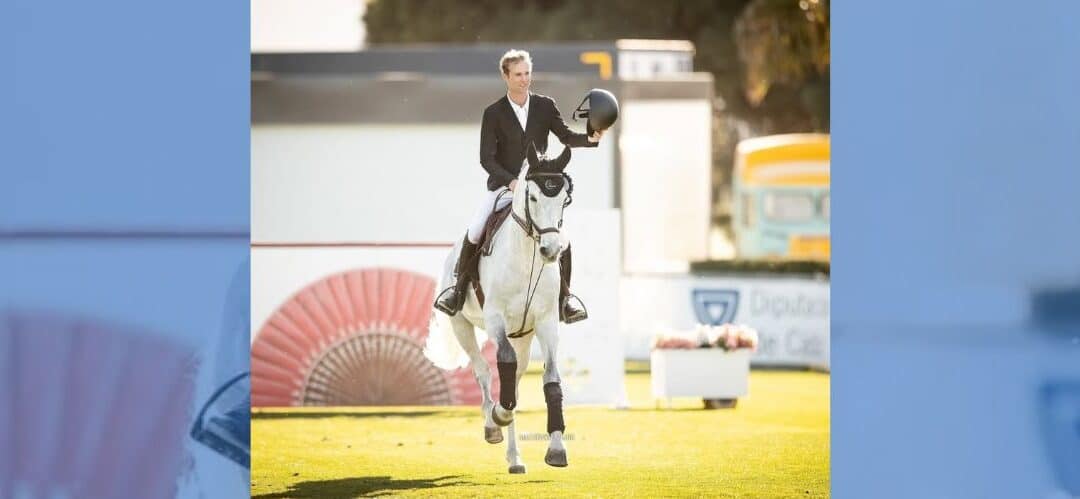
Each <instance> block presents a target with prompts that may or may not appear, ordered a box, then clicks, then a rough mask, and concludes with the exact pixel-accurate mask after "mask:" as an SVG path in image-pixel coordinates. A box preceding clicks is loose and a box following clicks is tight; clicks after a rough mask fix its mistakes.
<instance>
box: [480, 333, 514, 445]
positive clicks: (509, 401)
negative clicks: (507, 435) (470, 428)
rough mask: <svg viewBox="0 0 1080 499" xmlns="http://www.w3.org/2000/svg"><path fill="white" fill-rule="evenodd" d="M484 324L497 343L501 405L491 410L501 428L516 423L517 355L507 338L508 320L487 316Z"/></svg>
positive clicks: (496, 354)
mask: <svg viewBox="0 0 1080 499" xmlns="http://www.w3.org/2000/svg"><path fill="white" fill-rule="evenodd" d="M484 324H485V325H486V326H487V328H488V333H489V334H490V336H491V338H492V340H494V341H495V365H496V367H497V368H498V369H499V403H498V404H497V405H496V406H495V407H494V408H492V410H491V419H492V420H494V422H495V424H497V425H499V426H507V425H509V424H510V423H511V422H512V421H514V408H515V407H517V383H516V382H515V381H516V378H517V376H516V371H517V355H516V354H515V353H514V347H513V346H512V345H511V344H510V339H509V338H507V336H506V320H505V319H504V318H503V317H502V316H501V315H498V314H486V315H485V317H484Z"/></svg>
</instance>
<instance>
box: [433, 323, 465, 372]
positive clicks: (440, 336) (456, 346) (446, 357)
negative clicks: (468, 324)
mask: <svg viewBox="0 0 1080 499" xmlns="http://www.w3.org/2000/svg"><path fill="white" fill-rule="evenodd" d="M424 356H425V357H427V358H428V360H430V361H431V363H432V364H435V366H436V367H439V368H441V369H446V370H453V369H457V368H459V367H465V366H467V365H468V364H469V355H468V354H467V353H465V349H463V348H461V344H460V343H459V342H458V339H457V336H456V335H455V334H454V327H453V325H451V324H450V318H449V317H447V316H446V314H442V313H438V312H433V313H432V314H431V323H430V324H429V325H428V337H427V344H426V345H424Z"/></svg>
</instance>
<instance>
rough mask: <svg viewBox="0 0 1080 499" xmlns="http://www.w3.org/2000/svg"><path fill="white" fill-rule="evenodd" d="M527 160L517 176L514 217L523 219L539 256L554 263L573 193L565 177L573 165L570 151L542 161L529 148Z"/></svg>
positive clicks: (541, 158)
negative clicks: (566, 170)
mask: <svg viewBox="0 0 1080 499" xmlns="http://www.w3.org/2000/svg"><path fill="white" fill-rule="evenodd" d="M525 156H526V159H527V160H528V164H527V165H526V166H525V168H522V169H521V173H520V174H519V175H518V187H517V189H516V190H515V192H514V213H515V214H519V216H520V215H524V221H525V224H526V225H527V226H528V227H529V229H528V230H527V232H529V236H530V237H532V238H533V239H534V240H535V241H537V243H538V244H539V245H540V256H541V257H543V259H544V261H545V262H547V263H551V262H554V261H555V259H556V258H558V257H559V253H561V252H562V250H563V244H562V243H563V242H562V238H561V237H560V235H559V229H561V228H562V219H563V210H564V209H565V208H566V207H567V206H568V205H569V204H570V201H571V197H570V194H571V191H573V183H572V182H571V181H570V177H569V176H568V175H566V174H565V173H563V170H565V169H566V165H567V164H569V163H570V148H569V147H567V148H565V149H563V152H562V154H560V155H559V156H558V157H557V158H555V159H548V158H546V157H539V156H538V155H537V153H536V148H535V147H533V145H532V144H529V148H528V152H527V153H526V155H525Z"/></svg>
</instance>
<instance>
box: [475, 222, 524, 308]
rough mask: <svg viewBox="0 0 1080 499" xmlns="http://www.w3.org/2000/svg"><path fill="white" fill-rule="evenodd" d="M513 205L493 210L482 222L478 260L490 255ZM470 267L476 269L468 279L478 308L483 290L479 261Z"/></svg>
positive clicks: (482, 296)
mask: <svg viewBox="0 0 1080 499" xmlns="http://www.w3.org/2000/svg"><path fill="white" fill-rule="evenodd" d="M513 207H514V205H513V204H508V205H506V206H503V207H502V208H499V209H498V210H495V212H494V213H492V214H491V216H489V217H488V221H487V223H486V224H484V232H483V234H481V236H480V247H479V249H478V251H477V254H476V256H475V258H477V259H478V260H479V259H480V258H482V257H485V256H491V247H492V246H493V245H494V241H495V234H498V233H499V227H502V224H503V222H506V219H507V218H510V213H511V211H512V210H513ZM472 268H473V269H476V274H474V275H473V276H472V278H471V279H470V280H469V281H470V284H471V285H472V288H473V291H475V292H476V301H477V303H479V304H480V308H484V290H483V288H481V287H480V264H479V262H477V264H476V265H475V266H472Z"/></svg>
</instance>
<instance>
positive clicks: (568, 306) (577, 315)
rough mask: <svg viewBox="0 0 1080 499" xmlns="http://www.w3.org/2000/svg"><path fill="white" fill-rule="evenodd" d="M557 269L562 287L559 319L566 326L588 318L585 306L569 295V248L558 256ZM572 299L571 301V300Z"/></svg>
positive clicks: (575, 297) (560, 290) (578, 299)
mask: <svg viewBox="0 0 1080 499" xmlns="http://www.w3.org/2000/svg"><path fill="white" fill-rule="evenodd" d="M559 269H560V270H561V271H562V287H561V289H559V319H560V320H562V321H563V322H565V323H567V324H573V323H575V322H577V321H583V320H585V319H588V318H589V312H588V311H586V310H585V304H584V303H582V302H581V299H580V298H578V297H577V296H574V295H573V294H571V293H570V246H567V247H566V250H564V251H563V252H562V255H561V256H559ZM571 298H572V299H571Z"/></svg>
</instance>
